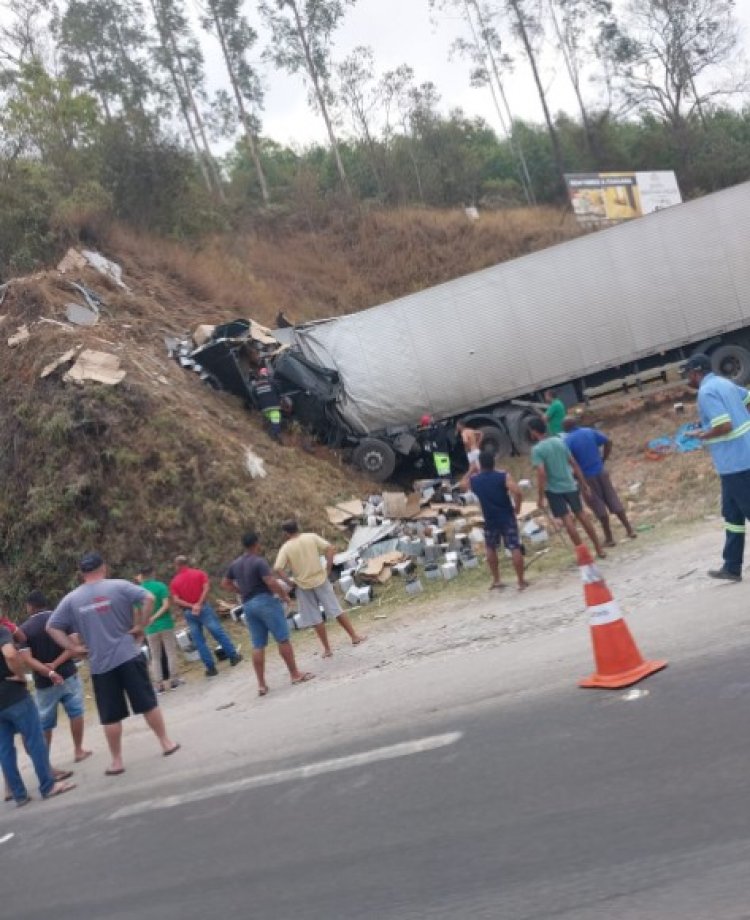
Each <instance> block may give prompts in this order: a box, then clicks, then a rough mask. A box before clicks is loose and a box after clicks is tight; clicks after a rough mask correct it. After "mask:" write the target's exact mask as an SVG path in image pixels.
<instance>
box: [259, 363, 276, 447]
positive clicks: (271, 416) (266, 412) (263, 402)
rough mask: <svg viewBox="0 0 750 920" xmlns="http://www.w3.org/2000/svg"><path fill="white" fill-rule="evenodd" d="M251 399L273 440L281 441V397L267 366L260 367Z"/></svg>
mask: <svg viewBox="0 0 750 920" xmlns="http://www.w3.org/2000/svg"><path fill="white" fill-rule="evenodd" d="M252 393H253V399H254V400H255V403H256V405H257V407H258V409H259V410H260V411H261V412H262V413H263V417H264V418H265V420H266V423H267V425H268V433H269V434H270V436H271V437H272V438H273V440H274V441H281V398H280V396H279V391H278V390H277V389H276V386H275V385H274V382H273V380H272V379H271V376H270V374H269V373H268V368H266V367H262V368H261V369H260V370H259V371H258V377H257V379H256V380H255V381H254V382H253V385H252Z"/></svg>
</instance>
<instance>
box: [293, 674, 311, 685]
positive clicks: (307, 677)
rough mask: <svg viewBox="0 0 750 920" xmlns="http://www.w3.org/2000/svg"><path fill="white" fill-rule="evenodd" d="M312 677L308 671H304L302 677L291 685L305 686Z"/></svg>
mask: <svg viewBox="0 0 750 920" xmlns="http://www.w3.org/2000/svg"><path fill="white" fill-rule="evenodd" d="M314 677H315V675H314V674H311V673H310V672H309V671H305V673H304V674H303V675H302V677H298V678H297V680H293V681H292V684H293V685H296V684H306V683H307V681H308V680H312V679H313V678H314Z"/></svg>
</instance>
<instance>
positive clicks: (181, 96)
mask: <svg viewBox="0 0 750 920" xmlns="http://www.w3.org/2000/svg"><path fill="white" fill-rule="evenodd" d="M150 3H151V10H152V12H153V14H154V19H155V21H156V27H157V29H158V30H159V38H160V40H161V46H162V49H163V50H164V53H165V55H166V65H167V70H168V71H169V75H170V77H171V78H172V84H173V86H174V89H175V92H176V93H177V98H178V100H179V102H180V111H181V112H182V117H183V120H184V122H185V127H186V128H187V130H188V134H189V135H190V141H191V143H192V145H193V150H194V151H195V157H196V159H197V161H198V166H199V168H200V171H201V175H202V176H203V181H204V183H205V185H206V188H207V189H208V191H209V193H210V194H214V187H213V183H212V182H211V176H210V174H209V172H208V169H207V168H206V163H205V161H204V159H203V154H202V152H201V148H200V145H199V144H198V138H197V137H196V134H195V128H194V127H193V122H192V120H191V118H190V111H189V109H188V104H187V101H186V99H185V91H184V87H182V86H181V85H180V80H179V79H178V77H177V72H176V71H175V69H174V64H173V61H172V56H171V54H170V52H169V50H168V48H167V41H166V36H165V34H164V27H163V25H162V22H161V19H160V18H159V12H158V10H157V8H156V0H150Z"/></svg>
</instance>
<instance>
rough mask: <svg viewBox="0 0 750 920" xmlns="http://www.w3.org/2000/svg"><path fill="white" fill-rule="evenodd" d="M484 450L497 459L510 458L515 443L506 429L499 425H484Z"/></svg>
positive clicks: (482, 429) (481, 429)
mask: <svg viewBox="0 0 750 920" xmlns="http://www.w3.org/2000/svg"><path fill="white" fill-rule="evenodd" d="M479 430H480V431H481V432H482V450H486V451H490V452H491V453H493V454H494V455H495V456H496V457H509V456H510V455H511V454H512V453H513V442H512V441H511V439H510V435H509V434H508V432H507V431H506V430H505V429H504V428H500V427H499V426H497V425H483V426H482V427H481V428H480V429H479Z"/></svg>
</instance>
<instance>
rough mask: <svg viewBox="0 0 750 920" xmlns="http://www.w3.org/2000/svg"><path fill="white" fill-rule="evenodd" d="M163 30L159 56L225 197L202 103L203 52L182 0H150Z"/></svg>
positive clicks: (206, 170) (210, 178)
mask: <svg viewBox="0 0 750 920" xmlns="http://www.w3.org/2000/svg"><path fill="white" fill-rule="evenodd" d="M150 4H151V9H152V12H153V14H154V19H155V21H156V27H157V30H158V33H159V48H158V54H157V55H156V60H157V62H158V63H159V64H161V66H163V67H164V68H165V70H166V71H167V72H168V73H169V76H170V78H171V80H172V85H173V86H174V89H175V93H176V95H177V98H178V99H179V102H180V109H181V111H182V115H183V119H184V121H185V126H186V127H187V130H188V134H189V135H190V140H191V143H192V144H193V147H194V149H195V151H196V155H197V157H198V162H199V163H200V165H201V172H202V173H203V178H204V181H205V182H206V185H207V187H208V188H209V190H210V191H212V192H213V193H214V194H216V195H217V197H219V198H220V199H221V200H224V192H223V189H222V184H221V177H220V175H219V170H218V168H217V166H216V161H215V160H214V158H213V154H212V153H211V148H210V146H209V143H208V135H207V132H206V125H205V121H204V119H203V116H202V114H201V110H200V107H199V105H198V95H199V94H201V95H202V94H203V83H204V74H203V54H202V52H201V49H200V46H199V45H198V43H197V42H196V40H195V36H194V35H193V33H192V30H191V28H190V23H189V21H188V18H187V14H186V13H185V9H184V7H183V5H182V0H150Z"/></svg>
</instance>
